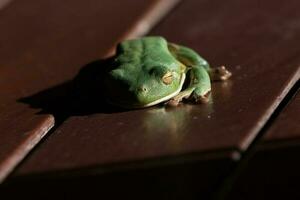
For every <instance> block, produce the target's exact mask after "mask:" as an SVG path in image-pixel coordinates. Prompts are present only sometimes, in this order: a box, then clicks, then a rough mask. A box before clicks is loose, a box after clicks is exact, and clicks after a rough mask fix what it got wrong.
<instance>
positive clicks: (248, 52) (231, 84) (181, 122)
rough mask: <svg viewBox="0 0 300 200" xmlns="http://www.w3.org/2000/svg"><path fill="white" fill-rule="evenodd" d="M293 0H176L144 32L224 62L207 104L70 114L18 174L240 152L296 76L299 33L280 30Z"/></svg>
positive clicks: (288, 18) (215, 62) (214, 62)
mask: <svg viewBox="0 0 300 200" xmlns="http://www.w3.org/2000/svg"><path fill="white" fill-rule="evenodd" d="M276 3H277V4H276ZM292 3H294V4H295V6H287V7H283V6H282V5H281V4H280V2H274V3H273V4H272V6H273V7H269V8H267V9H259V3H258V2H255V1H251V2H250V1H247V2H243V3H242V2H238V1H234V0H232V1H229V2H228V3H227V4H218V3H217V2H215V1H193V0H191V1H184V2H182V3H181V4H180V5H179V6H178V7H177V9H175V10H174V11H173V12H172V13H171V14H170V15H169V16H167V17H166V18H165V19H164V20H163V21H162V23H160V24H159V25H158V26H156V27H155V28H154V29H153V30H152V31H151V32H150V33H149V34H151V35H162V36H165V37H166V38H168V39H169V40H170V41H178V43H181V44H185V45H187V46H191V47H192V48H194V49H196V50H197V51H198V52H200V53H201V54H202V55H203V56H204V57H205V58H207V59H208V60H210V61H212V65H213V66H218V65H226V66H228V68H229V69H230V70H231V71H232V72H233V74H234V76H233V78H232V79H231V80H230V81H228V82H225V83H220V82H219V83H214V84H213V93H212V100H211V103H210V104H207V105H197V106H193V105H183V106H181V107H179V108H177V109H173V110H169V111H166V110H164V109H159V108H150V109H142V110H134V111H127V112H113V113H109V110H108V111H107V110H103V109H102V110H101V106H100V108H99V109H98V110H97V111H94V112H93V111H91V113H90V114H89V115H83V116H72V113H71V116H69V117H68V119H67V120H66V121H65V122H64V123H63V124H62V125H61V126H60V127H58V129H56V131H55V132H54V133H53V134H51V136H50V137H49V138H48V139H47V141H45V143H43V145H42V146H41V147H40V148H39V149H38V150H37V151H35V152H33V154H32V155H31V156H30V157H29V158H28V160H26V162H24V163H23V165H22V167H21V168H20V169H19V170H18V171H17V174H19V175H21V174H30V173H42V172H47V171H54V170H64V171H65V170H68V169H74V168H79V169H80V168H82V167H91V166H99V165H100V166H101V165H108V164H115V163H122V162H131V161H141V160H148V159H154V160H155V159H157V158H160V157H170V156H177V155H184V154H195V153H196V154H198V153H205V152H216V153H218V152H222V151H223V150H224V151H230V150H233V151H234V150H244V149H246V148H247V146H248V144H249V143H251V141H252V139H253V138H255V135H256V134H257V133H258V131H259V130H260V128H261V127H262V126H263V125H264V124H265V122H266V120H267V119H268V118H269V116H270V114H271V113H272V112H273V111H274V109H275V108H276V106H277V105H278V103H279V102H280V100H281V99H282V98H283V96H284V95H285V94H286V92H287V91H288V90H289V89H290V88H291V86H292V85H293V84H294V83H295V81H296V80H297V79H298V78H299V62H300V58H299V57H298V56H297V55H298V54H299V53H300V48H299V47H298V45H295V44H296V42H297V41H299V38H298V36H297V34H292V35H290V36H289V37H286V35H287V34H288V32H289V31H290V30H289V29H283V27H285V26H287V24H288V23H291V22H290V21H291V20H293V19H295V17H298V18H299V17H300V14H298V12H297V13H296V12H295V13H293V12H292V11H293V10H295V9H296V8H295V7H296V5H297V4H298V1H294V2H291V4H292ZM229 5H230V6H229ZM228 7H230V9H228ZM195 8H201V12H199V10H198V9H195ZM225 8H227V9H225ZM238 8H239V10H240V12H241V13H243V15H240V17H239V18H238V19H236V13H234V12H232V9H235V10H237V9H238ZM279 8H281V9H280V12H279V11H278V9H279ZM246 10H247V11H251V12H245V11H246ZM187 12H189V15H186V13H187ZM266 13H267V14H268V15H266ZM291 13H293V14H291ZM212 14H213V15H212ZM274 18H276V21H275V20H274ZM204 22H205V26H202V23H204ZM271 22H273V24H272V26H271V25H270V23H271ZM216 24H217V25H216ZM246 25H247V27H248V32H245V30H244V27H245V26H246ZM178 30H185V31H179V32H178ZM224 30H226V31H224ZM298 31H299V30H298ZM212 32H213V34H212ZM262 33H263V34H262ZM192 34H194V36H193V35H192ZM196 36H197V37H196ZM266 38H268V40H266ZM213 41H217V42H213ZM253 41H255V43H254V42H253ZM229 49H230V51H229ZM279 53H280V54H279ZM287 61H289V62H287ZM99 67H101V66H99ZM279 68H280V72H278V70H279ZM262 77H264V78H262ZM88 103H89V102H87V104H88ZM80 106H83V105H80ZM95 107H97V106H96V105H95ZM98 107H99V106H98ZM254 110H255V112H253V111H254ZM101 112H102V113H101ZM74 115H76V113H75V114H74ZM241 119H243V120H241ZM216 138H218V139H216ZM64 141H68V142H67V143H66V142H64ZM83 147H84V148H83ZM45 158H47V159H45Z"/></svg>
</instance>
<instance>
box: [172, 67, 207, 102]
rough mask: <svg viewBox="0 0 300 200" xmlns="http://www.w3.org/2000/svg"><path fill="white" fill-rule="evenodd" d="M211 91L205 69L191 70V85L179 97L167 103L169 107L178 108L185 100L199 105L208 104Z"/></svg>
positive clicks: (196, 68) (195, 68) (194, 68)
mask: <svg viewBox="0 0 300 200" xmlns="http://www.w3.org/2000/svg"><path fill="white" fill-rule="evenodd" d="M210 91H211V84H210V78H209V74H208V72H207V71H206V69H205V68H204V67H201V66H198V67H193V68H191V69H190V77H189V85H188V87H187V88H186V89H184V90H183V91H181V92H180V93H179V94H178V95H176V96H175V97H173V98H172V99H170V100H169V101H168V102H167V105H169V106H177V105H178V104H179V103H180V102H181V101H182V100H183V99H190V100H193V101H195V102H198V103H207V102H208V100H209V94H210Z"/></svg>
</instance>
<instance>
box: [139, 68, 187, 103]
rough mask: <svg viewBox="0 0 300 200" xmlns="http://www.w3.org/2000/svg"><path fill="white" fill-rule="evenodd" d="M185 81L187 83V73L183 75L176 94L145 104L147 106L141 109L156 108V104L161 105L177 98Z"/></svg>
mask: <svg viewBox="0 0 300 200" xmlns="http://www.w3.org/2000/svg"><path fill="white" fill-rule="evenodd" d="M184 81H185V73H183V74H182V75H181V80H180V85H179V87H178V89H177V90H176V91H175V92H173V93H172V94H169V95H168V96H165V97H164V98H161V99H158V100H156V101H153V102H151V103H148V104H145V105H143V106H141V107H142V108H145V107H149V106H154V105H156V104H159V103H161V102H164V101H167V100H169V99H171V98H173V97H175V96H176V95H177V94H179V92H180V91H181V90H182V87H183V84H184Z"/></svg>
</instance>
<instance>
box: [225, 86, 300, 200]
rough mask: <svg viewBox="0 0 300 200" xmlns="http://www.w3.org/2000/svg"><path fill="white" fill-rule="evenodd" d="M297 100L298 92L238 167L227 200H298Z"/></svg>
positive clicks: (299, 147)
mask: <svg viewBox="0 0 300 200" xmlns="http://www.w3.org/2000/svg"><path fill="white" fill-rule="evenodd" d="M298 85H299V84H298ZM299 100H300V93H299V91H298V94H297V95H296V96H295V97H294V98H293V99H292V100H291V102H290V103H289V104H288V105H287V106H286V107H285V109H284V110H283V111H282V113H280V114H279V116H278V117H277V118H276V120H275V121H274V123H273V124H272V125H271V127H270V128H269V129H268V131H267V132H266V134H265V135H264V136H263V138H262V139H261V140H260V141H259V142H258V144H257V145H256V146H255V148H254V150H253V152H252V153H251V155H250V156H249V158H248V161H247V163H246V164H245V165H244V167H241V169H240V172H239V173H238V175H237V178H236V179H235V180H234V182H233V186H232V190H231V192H230V193H229V196H228V199H299V198H300V192H299V177H300V173H299V167H300V160H299V152H300V140H299V139H300V138H299V136H300V126H299V119H300V101H299Z"/></svg>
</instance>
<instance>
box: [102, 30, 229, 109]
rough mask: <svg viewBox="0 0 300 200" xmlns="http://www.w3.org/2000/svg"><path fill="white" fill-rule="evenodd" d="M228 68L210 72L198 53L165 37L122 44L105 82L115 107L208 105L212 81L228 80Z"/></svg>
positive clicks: (148, 38)
mask: <svg viewBox="0 0 300 200" xmlns="http://www.w3.org/2000/svg"><path fill="white" fill-rule="evenodd" d="M230 76H231V73H230V72H229V71H228V70H227V69H226V68H225V67H224V66H222V67H218V68H210V66H209V64H208V62H207V61H206V60H204V59H203V58H202V57H200V56H199V55H198V54H197V53H196V52H195V51H194V50H192V49H190V48H187V47H184V46H180V45H177V44H173V43H169V42H167V41H166V40H165V39H164V38H163V37H154V36H152V37H142V38H139V39H134V40H127V41H124V42H121V43H120V44H118V46H117V50H116V55H115V56H114V59H113V62H112V64H111V66H110V69H109V71H108V74H107V75H106V78H105V90H106V95H107V98H108V101H109V102H110V103H111V104H114V105H117V106H120V107H124V108H142V107H149V106H153V105H156V104H159V103H162V102H166V104H167V105H170V106H177V105H178V104H179V103H180V102H181V101H182V99H184V98H185V99H190V100H193V101H195V102H207V101H208V96H209V93H210V91H211V80H226V79H228V78H229V77H230Z"/></svg>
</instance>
